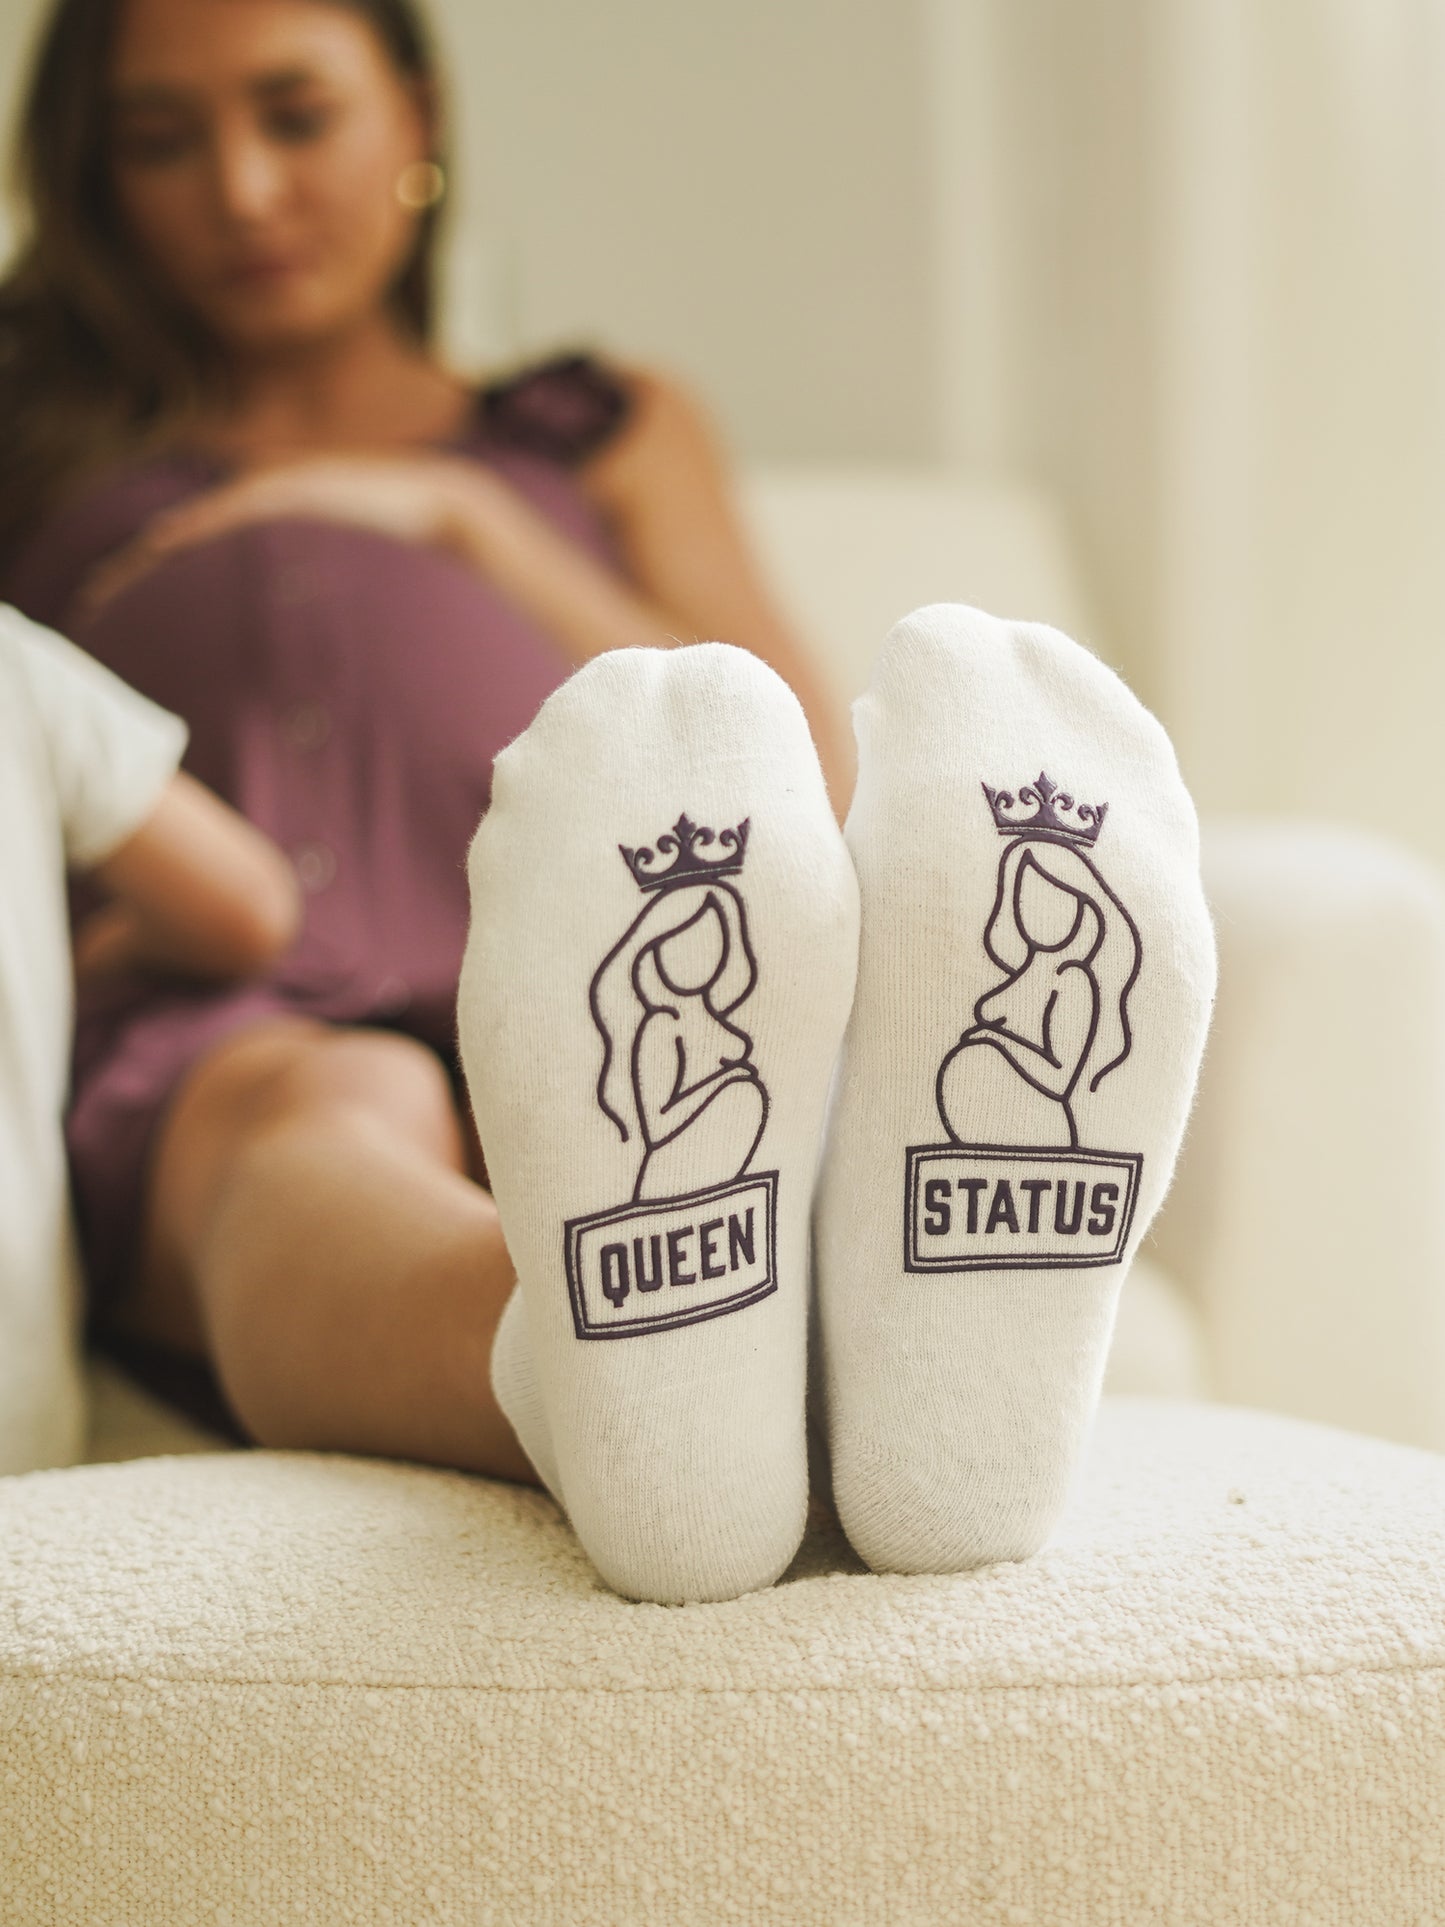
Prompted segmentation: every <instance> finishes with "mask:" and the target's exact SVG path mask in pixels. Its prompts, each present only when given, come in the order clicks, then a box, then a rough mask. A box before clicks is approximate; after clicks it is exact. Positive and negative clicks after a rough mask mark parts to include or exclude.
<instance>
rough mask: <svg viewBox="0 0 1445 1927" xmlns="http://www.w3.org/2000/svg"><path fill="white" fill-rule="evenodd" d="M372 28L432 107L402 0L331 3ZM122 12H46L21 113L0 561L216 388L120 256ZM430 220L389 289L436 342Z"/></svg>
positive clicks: (216, 378) (184, 333) (204, 358)
mask: <svg viewBox="0 0 1445 1927" xmlns="http://www.w3.org/2000/svg"><path fill="white" fill-rule="evenodd" d="M329 4H333V5H339V6H345V7H347V8H349V9H350V11H351V12H353V13H357V14H360V15H361V16H362V18H363V19H365V20H366V21H368V22H369V24H370V25H371V27H372V28H373V30H374V31H375V33H376V34H377V36H378V38H379V39H380V40H381V42H382V45H383V46H384V47H385V48H386V50H387V52H388V53H389V54H390V56H391V58H392V60H393V61H394V62H395V63H396V67H397V70H398V72H400V73H401V74H402V75H404V76H405V77H406V78H407V79H408V80H412V81H416V82H418V83H420V84H421V85H423V86H424V87H425V88H426V89H427V90H428V92H429V94H430V95H431V96H432V98H433V99H435V97H436V69H435V63H434V60H433V57H432V52H431V46H430V42H429V40H428V36H427V33H426V30H425V28H424V27H423V25H422V21H421V17H420V15H419V13H418V11H417V9H416V7H415V5H414V4H413V0H329ZM122 5H123V0H56V4H55V7H54V9H53V11H52V12H51V15H50V19H49V21H48V23H47V24H46V26H45V29H44V31H43V32H42V34H41V37H40V42H39V46H38V48H37V51H36V55H35V60H34V64H33V67H32V69H31V73H30V82H29V86H28V88H27V90H26V93H25V96H24V99H23V102H22V105H21V110H20V117H19V124H18V139H17V146H16V154H15V176H16V186H17V189H18V191H19V194H20V197H21V202H22V206H23V207H24V208H25V210H26V212H27V214H28V225H27V231H26V236H25V239H24V241H23V243H22V246H21V250H20V253H19V256H18V258H17V260H16V262H15V265H14V266H13V267H12V269H11V271H10V272H9V274H8V275H6V276H5V278H4V279H3V281H0V556H3V554H4V553H5V552H6V551H7V550H8V549H9V548H10V547H11V546H12V544H13V542H14V541H15V539H16V537H17V536H18V535H19V534H21V533H22V532H23V530H24V529H25V527H26V526H27V525H28V524H29V523H30V522H31V521H32V520H33V519H34V518H35V517H36V516H38V515H40V514H42V513H43V512H44V511H45V510H46V509H47V508H48V507H50V506H52V505H53V504H54V502H55V501H56V499H57V498H58V497H59V496H61V495H62V494H63V493H64V492H65V490H66V489H67V487H68V485H70V484H71V483H73V482H75V481H77V480H79V479H80V478H81V477H82V476H84V475H86V474H89V473H91V472H93V471H94V470H95V469H96V468H98V467H100V466H102V465H103V464H105V463H106V462H107V461H111V460H114V459H116V458H117V457H119V456H122V455H124V454H125V453H127V452H128V451H131V450H134V449H136V448H138V447H141V446H143V445H145V444H146V443H147V442H148V441H149V440H150V439H151V438H152V437H154V436H156V435H158V434H160V433H163V432H164V431H165V430H167V429H168V428H170V427H172V426H173V425H174V424H175V423H176V422H177V421H180V420H184V419H185V417H186V415H187V414H188V413H189V412H190V411H191V410H193V409H194V408H196V407H197V406H198V405H199V404H200V403H202V402H203V401H204V400H207V399H210V398H213V397H214V396H215V395H216V393H217V392H218V389H219V388H220V386H221V384H222V383H223V379H224V369H223V367H222V365H221V361H220V357H219V356H218V354H217V352H216V349H215V347H214V344H213V343H212V342H211V341H210V340H209V338H208V337H207V335H206V333H205V331H204V329H203V328H202V327H201V325H200V324H199V323H198V322H197V321H196V320H195V319H194V318H193V317H192V316H190V315H188V314H187V313H185V312H184V311H183V310H182V309H180V308H179V306H178V305H177V304H176V303H175V302H172V301H168V300H166V299H165V297H164V296H163V295H162V294H161V292H160V291H159V290H158V289H157V288H156V287H155V286H154V285H153V284H152V282H151V280H150V279H149V278H148V277H147V275H146V274H145V273H144V271H143V269H142V267H141V264H140V262H139V261H138V260H137V259H136V257H135V254H134V252H133V251H132V249H131V248H130V247H129V246H128V245H127V242H126V239H125V235H124V232H123V230H122V226H121V222H120V220H119V218H118V215H117V212H116V208H115V204H114V200H113V197H112V194H111V186H110V175H109V168H108V166H107V162H106V152H105V89H106V80H107V75H108V71H109V66H110V54H111V47H112V44H113V42H114V38H115V31H116V25H117V22H118V19H119V15H120V9H121V6H122ZM437 212H438V211H437V209H435V208H429V209H428V210H427V211H426V213H425V214H424V215H423V216H422V218H421V220H420V221H419V223H418V231H417V238H416V243H415V246H414V247H413V249H412V252H411V254H410V256H409V257H408V259H407V261H406V264H405V266H404V267H403V269H402V271H401V273H400V275H399V276H398V278H397V281H396V283H395V285H394V286H393V288H392V291H391V301H392V306H393V309H394V312H395V313H396V315H397V317H398V319H399V320H400V321H401V323H402V324H403V325H404V326H405V327H406V328H407V329H408V330H409V331H411V332H412V333H414V334H415V335H416V336H417V337H418V338H419V339H421V340H428V339H430V336H431V331H432V321H433V280H434V270H435V254H436V235H437Z"/></svg>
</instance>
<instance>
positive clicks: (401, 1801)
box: [0, 1399, 1445, 1927]
mask: <svg viewBox="0 0 1445 1927" xmlns="http://www.w3.org/2000/svg"><path fill="white" fill-rule="evenodd" d="M0 1544H3V1546H4V1548H5V1558H4V1561H3V1563H0V1869H3V1878H0V1919H3V1920H5V1921H6V1922H7V1923H9V1922H15V1923H20V1922H24V1923H26V1924H27V1927H52V1924H55V1927H82V1923H83V1924H84V1927H98V1924H99V1923H102V1922H103V1923H106V1927H110V1924H111V1923H120V1922H127V1923H130V1922H137V1921H142V1920H144V1921H154V1922H157V1923H160V1922H164V1923H165V1924H166V1927H183V1924H184V1923H187V1922H192V1921H194V1922H206V1923H208V1927H209V1923H213V1922H229V1923H231V1927H241V1923H246V1927H253V1924H254V1927H267V1924H269V1923H272V1922H275V1923H278V1927H279V1923H283V1922H284V1923H287V1927H290V1923H294V1922H296V1921H301V1920H304V1921H306V1922H308V1923H311V1927H330V1923H333V1922H334V1923H340V1922H342V1921H365V1922H377V1923H382V1922H405V1923H413V1922H416V1923H421V1922H426V1923H433V1922H434V1923H452V1922H455V1923H458V1927H460V1924H461V1923H466V1927H481V1924H482V1923H497V1927H503V1924H504V1923H505V1927H554V1924H555V1927H590V1924H591V1923H606V1924H607V1927H631V1924H632V1923H639V1924H640V1923H644V1922H653V1921H657V1922H663V1921H665V1922H667V1923H668V1924H669V1927H691V1924H692V1923H697V1924H698V1927H714V1923H719V1924H720V1923H725V1922H729V1921H738V1922H768V1923H784V1922H785V1923H788V1927H849V1924H850V1923H857V1924H858V1927H864V1924H865V1923H867V1924H868V1927H872V1924H873V1923H876V1922H880V1921H887V1922H890V1923H892V1922H897V1923H908V1927H915V1924H918V1927H921V1924H922V1923H929V1924H930V1927H932V1924H933V1923H938V1924H939V1927H942V1924H943V1923H953V1922H960V1921H964V1920H966V1921H968V1922H970V1923H978V1924H979V1927H982V1924H983V1923H994V1922H999V1923H1006V1922H1022V1923H1028V1924H1029V1927H1095V1923H1098V1924H1099V1927H1103V1924H1104V1923H1108V1927H1140V1923H1143V1922H1146V1921H1147V1922H1155V1921H1157V1922H1165V1921H1179V1922H1181V1923H1183V1922H1187V1923H1189V1924H1190V1927H1212V1924H1213V1923H1219V1927H1241V1923H1246V1924H1248V1923H1256V1922H1257V1923H1261V1927H1263V1923H1270V1924H1271V1927H1272V1924H1273V1923H1274V1922H1277V1921H1296V1922H1304V1921H1309V1922H1311V1923H1313V1924H1314V1927H1406V1923H1409V1927H1419V1924H1420V1923H1424V1922H1427V1921H1431V1922H1433V1921H1438V1920H1440V1919H1442V1918H1445V1857H1442V1849H1441V1842H1442V1838H1445V1833H1442V1826H1445V1693H1442V1680H1445V1614H1442V1610H1441V1591H1440V1579H1439V1575H1440V1573H1441V1571H1442V1570H1445V1458H1441V1457H1438V1456H1436V1455H1434V1454H1428V1453H1423V1452H1417V1451H1414V1450H1412V1449H1410V1448H1408V1447H1402V1446H1396V1445H1391V1444H1386V1443H1383V1442H1379V1441H1372V1440H1367V1439H1361V1438H1357V1437H1354V1436H1351V1435H1349V1434H1346V1433H1343V1432H1339V1431H1335V1430H1332V1429H1327V1428H1324V1427H1316V1426H1311V1425H1308V1424H1305V1423H1302V1422H1300V1421H1295V1420H1288V1419H1282V1418H1276V1417H1272V1416H1269V1415H1264V1414H1249V1413H1243V1412H1238V1411H1229V1410H1226V1409H1224V1408H1221V1407H1217V1406H1209V1405H1201V1404H1194V1403H1190V1402H1187V1401H1166V1400H1150V1399H1138V1400H1135V1399H1119V1400H1113V1401H1106V1403H1105V1405H1104V1407H1103V1408H1102V1411H1101V1414H1100V1418H1099V1421H1098V1424H1097V1427H1096V1432H1095V1439H1094V1448H1093V1451H1092V1455H1091V1457H1090V1459H1089V1460H1088V1462H1087V1464H1086V1467H1085V1469H1084V1472H1083V1475H1082V1477H1081V1481H1080V1486H1079V1491H1078V1495H1077V1502H1076V1504H1075V1505H1074V1506H1073V1507H1072V1508H1071V1511H1070V1515H1069V1518H1068V1520H1067V1523H1066V1526H1065V1529H1064V1530H1063V1531H1062V1532H1061V1534H1060V1536H1059V1538H1058V1539H1057V1541H1056V1542H1055V1544H1054V1545H1053V1546H1051V1547H1050V1548H1049V1549H1048V1550H1047V1551H1045V1552H1044V1553H1043V1554H1041V1555H1040V1556H1039V1557H1038V1558H1036V1559H1034V1560H1032V1561H1030V1562H1027V1563H1025V1564H1022V1565H1005V1566H997V1567H993V1568H990V1569H988V1570H985V1571H982V1572H979V1573H976V1574H971V1575H962V1576H957V1577H951V1578H909V1579H901V1578H880V1577H875V1576H874V1575H872V1574H869V1573H866V1572H862V1571H860V1570H859V1568H858V1565H857V1562H856V1561H855V1560H854V1559H853V1557H852V1555H851V1554H850V1553H849V1552H848V1550H847V1548H846V1545H845V1544H843V1543H842V1542H841V1541H840V1539H839V1538H838V1535H837V1532H836V1528H835V1527H833V1528H830V1526H829V1524H828V1519H827V1516H826V1514H825V1512H824V1510H823V1508H822V1507H821V1505H819V1506H818V1507H817V1508H816V1509H815V1519H814V1524H813V1528H812V1530H811V1531H810V1534H809V1537H808V1540H807V1541H806V1543H805V1546H804V1549H803V1551H802V1553H801V1554H800V1555H799V1558H798V1560H797V1561H796V1563H795V1565H794V1566H793V1567H792V1569H791V1570H790V1572H789V1573H788V1575H787V1576H786V1577H785V1578H784V1580H783V1581H782V1582H781V1583H779V1584H778V1585H777V1586H775V1587H772V1588H769V1589H767V1590H764V1591H762V1592H758V1593H752V1594H748V1595H746V1596H745V1597H743V1598H741V1599H738V1600H734V1601H731V1602H728V1603H727V1604H723V1605H710V1606H688V1607H676V1608H667V1607H660V1606H651V1605H639V1604H633V1603H630V1602H628V1601H625V1600H623V1599H621V1598H619V1597H618V1596H617V1595H615V1594H613V1593H611V1592H609V1591H608V1590H607V1589H606V1588H605V1587H604V1586H603V1585H602V1584H601V1582H600V1581H599V1580H598V1579H597V1578H596V1576H595V1574H594V1573H593V1571H592V1569H591V1567H590V1565H589V1564H588V1562H587V1560H586V1558H585V1556H584V1555H583V1553H582V1552H581V1550H580V1548H579V1547H578V1545H577V1542H576V1540H575V1538H574V1537H573V1535H572V1534H571V1532H570V1531H569V1530H568V1529H567V1528H566V1526H565V1525H564V1524H563V1522H562V1521H561V1519H560V1516H559V1515H558V1513H557V1511H556V1509H555V1507H554V1506H553V1505H552V1503H551V1501H550V1500H549V1499H547V1498H546V1497H545V1496H543V1495H541V1494H539V1493H537V1492H534V1491H531V1490H526V1489H523V1488H521V1487H512V1486H506V1485H502V1484H496V1483H492V1482H489V1481H485V1480H478V1479H470V1478H467V1477H464V1476H462V1475H460V1474H448V1473H442V1472H435V1471H427V1470H423V1469H420V1468H416V1467H405V1466H396V1465H384V1464H381V1463H378V1462H375V1461H369V1460H360V1459H348V1458H343V1457H330V1456H308V1455H305V1454H284V1453H249V1454H219V1455H214V1456H211V1455H206V1456H200V1457H191V1458H174V1459H151V1460H138V1461H134V1462H132V1463H129V1464H121V1465H107V1466H93V1467H88V1468H83V1469H74V1470H69V1471H63V1472H42V1473H34V1474H31V1475H29V1476H27V1477H23V1478H15V1479H10V1480H6V1481H0Z"/></svg>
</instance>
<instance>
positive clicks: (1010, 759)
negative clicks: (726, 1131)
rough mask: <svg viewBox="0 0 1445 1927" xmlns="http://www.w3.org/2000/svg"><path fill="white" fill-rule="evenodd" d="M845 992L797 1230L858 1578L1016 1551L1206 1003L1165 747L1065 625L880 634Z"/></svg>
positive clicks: (1152, 1174) (1074, 1428)
mask: <svg viewBox="0 0 1445 1927" xmlns="http://www.w3.org/2000/svg"><path fill="white" fill-rule="evenodd" d="M854 724H855V728H856V731H857V735H858V744H859V779H858V787H857V791H856V794H855V796H854V800H853V806H852V809H851V810H850V812H849V816H848V823H847V828H846V835H847V840H848V846H849V849H850V850H851V852H852V855H853V861H854V865H855V868H856V870H857V875H858V883H859V890H860V893H861V902H862V935H861V946H860V952H859V965H858V990H857V997H856V1000H855V1003H854V1007H853V1014H852V1017H851V1019H850V1022H849V1026H848V1033H847V1039H846V1042H845V1044H844V1050H843V1057H842V1061H841V1064H840V1070H839V1087H838V1092H837V1102H836V1107H835V1110H834V1113H833V1116H832V1120H831V1125H830V1132H829V1141H828V1145H827V1149H826V1152H825V1160H824V1168H823V1175H822V1182H821V1185H820V1189H819V1197H818V1204H817V1216H816V1237H817V1249H818V1326H819V1338H820V1342H821V1358H820V1359H819V1360H818V1361H816V1362H817V1364H818V1365H819V1367H820V1370H819V1379H820V1382H821V1386H822V1396H823V1405H824V1422H825V1425H826V1430H827V1437H828V1447H829V1455H830V1459H831V1463H832V1475H833V1485H834V1498H835V1503H836V1505H837V1508H838V1513H839V1517H840V1519H841V1521H842V1524H843V1527H844V1530H845V1531H846V1532H847V1535H848V1538H849V1540H850V1542H851V1543H852V1545H853V1547H854V1549H855V1551H857V1552H858V1554H859V1556H860V1557H861V1558H863V1559H864V1560H865V1561H866V1562H867V1563H868V1564H869V1565H870V1566H872V1567H873V1568H874V1569H875V1570H879V1571H883V1570H889V1571H897V1572H954V1571H959V1570H962V1569H964V1568H967V1567H972V1566H977V1565H983V1564H987V1563H990V1562H992V1561H994V1560H1000V1559H1021V1558H1026V1557H1027V1556H1029V1555H1030V1554H1031V1553H1033V1552H1035V1551H1036V1550H1038V1548H1039V1547H1040V1546H1042V1545H1043V1544H1044V1542H1045V1541H1046V1539H1047V1538H1048V1535H1049V1534H1050V1532H1051V1531H1052V1529H1053V1526H1054V1524H1055V1521H1056V1520H1057V1518H1058V1515H1059V1513H1060V1511H1061V1510H1062V1507H1063V1504H1064V1502H1065V1499H1066V1497H1067V1493H1068V1487H1069V1483H1070V1480H1071V1477H1072V1473H1073V1469H1074V1467H1075V1465H1076V1463H1077V1461H1078V1458H1079V1456H1080V1454H1081V1451H1082V1448H1083V1446H1084V1444H1085V1442H1086V1437H1087V1433H1088V1429H1089V1427H1090V1425H1091V1423H1092V1419H1093V1414H1094V1411H1095V1407H1096V1405H1097V1401H1098V1395H1099V1387H1100V1381H1101V1378H1102V1375H1103V1369H1104V1360H1105V1355H1106V1353H1107V1350H1108V1345H1109V1338H1110V1334H1111V1332H1112V1329H1113V1323H1114V1314H1115V1308H1116V1305H1117V1302H1118V1296H1119V1288H1120V1285H1121V1284H1122V1282H1123V1279H1124V1275H1125V1272H1126V1270H1127V1268H1128V1264H1129V1261H1130V1259H1131V1258H1132V1256H1133V1254H1134V1252H1135V1250H1136V1249H1137V1247H1138V1244H1139V1241H1140V1239H1141V1238H1142V1236H1143V1234H1144V1232H1145V1229H1146V1228H1147V1226H1148V1224H1149V1221H1150V1219H1151V1218H1152V1217H1153V1216H1154V1213H1155V1211H1156V1210H1157V1209H1158V1206H1159V1203H1160V1201H1161V1199H1162V1198H1163V1196H1164V1193H1165V1190H1166V1189H1167V1187H1168V1184H1169V1181H1170V1177H1171V1175H1172V1172H1173V1168H1174V1161H1175V1156H1176V1154H1177V1151H1178V1147H1179V1141H1180V1137H1181V1134H1182V1132H1183V1128H1184V1121H1185V1117H1186V1114H1187V1112H1188V1109H1189V1105H1190V1101H1191V1098H1192V1095H1193V1090H1194V1083H1195V1077H1196V1074H1197V1070H1198V1065H1199V1059H1200V1054H1201V1052H1202V1049H1203V1044H1204V1035H1205V1029H1206V1026H1207V1023H1208V1016H1209V1009H1210V1004H1211V1001H1212V998H1213V992H1214V942H1213V932H1212V930H1211V927H1210V923H1209V918H1208V913H1207V911H1206V909H1205V904H1204V899H1203V895H1202V891H1201V887H1200V881H1199V863H1198V832H1197V826H1196V822H1195V816H1194V809H1193V805H1192V804H1191V802H1190V799H1189V796H1188V794H1187V793H1186V791H1185V788H1184V785H1183V783H1182V781H1181V779H1180V776H1179V770H1178V766H1177V764H1176V762H1175V758H1174V752H1173V750H1172V748H1171V747H1170V744H1169V741H1168V738H1167V737H1166V736H1165V734H1164V731H1163V730H1162V729H1161V728H1160V726H1159V724H1158V723H1157V722H1156V721H1155V720H1154V718H1153V717H1152V716H1150V715H1149V714H1148V712H1147V711H1146V710H1145V709H1143V708H1142V707H1141V706H1140V704H1139V703H1138V702H1137V701H1136V700H1135V698H1134V697H1133V696H1132V695H1131V694H1130V693H1129V691H1128V690H1127V689H1126V688H1125V687H1124V685H1123V684H1122V683H1121V682H1120V681H1119V680H1118V678H1117V677H1116V676H1114V675H1113V674H1112V673H1111V672H1110V671H1109V670H1108V669H1106V668H1105V667H1104V665H1103V664H1102V663H1100V662H1098V661H1097V660H1096V659H1095V658H1094V657H1093V656H1091V655H1090V654H1089V653H1088V652H1087V651H1086V650H1084V649H1081V648H1080V647H1079V646H1078V645H1077V644H1075V643H1073V642H1070V641H1069V639H1068V638H1067V637H1066V636H1063V635H1060V634H1059V633H1058V631H1057V630H1053V629H1046V628H1043V627H1041V626H1037V625H1034V624H1027V623H1004V622H1000V621H997V620H995V619H994V618H993V617H991V616H986V615H983V614H981V613H980V612H979V611H978V610H976V609H969V608H965V607H962V606H960V605H957V604H948V603H940V604H935V605H933V606H930V607H928V608H925V609H919V610H917V611H916V612H915V613H914V614H913V615H911V616H908V617H906V618H905V619H904V620H903V621H902V622H900V623H898V624H896V625H895V627H894V628H893V630H892V631H891V632H890V634H889V636H888V639H887V641H886V642H885V644H884V647H883V651H882V654H881V656H880V658H879V661H878V665H877V668H876V670H875V672H874V676H873V680H872V684H871V686H870V688H869V690H868V692H867V694H866V695H865V696H863V697H862V698H860V700H859V701H858V703H857V704H856V705H855V707H854Z"/></svg>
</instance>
